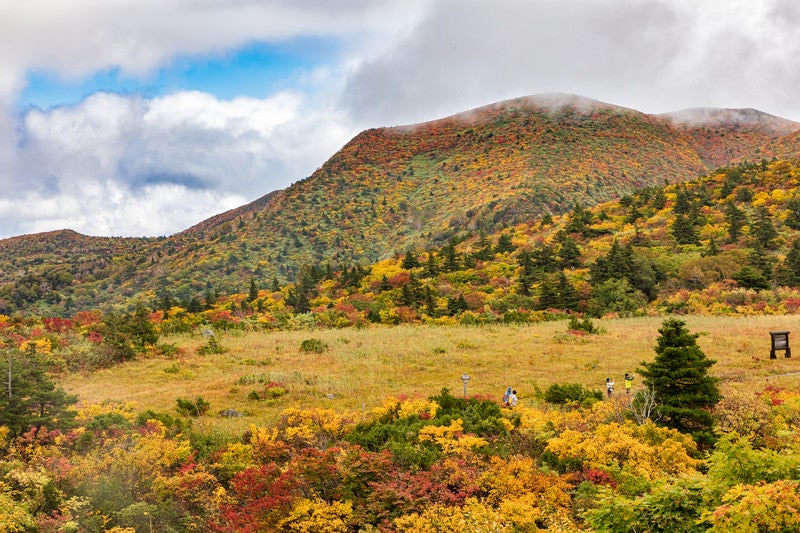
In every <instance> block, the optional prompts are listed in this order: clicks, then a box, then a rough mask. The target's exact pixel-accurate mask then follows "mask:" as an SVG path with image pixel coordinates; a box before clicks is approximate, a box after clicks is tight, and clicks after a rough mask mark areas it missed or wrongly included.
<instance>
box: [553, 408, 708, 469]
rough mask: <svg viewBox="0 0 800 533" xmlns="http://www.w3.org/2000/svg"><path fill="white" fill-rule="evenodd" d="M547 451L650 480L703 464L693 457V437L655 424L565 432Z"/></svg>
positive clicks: (588, 465) (613, 424) (694, 446)
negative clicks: (617, 468)
mask: <svg viewBox="0 0 800 533" xmlns="http://www.w3.org/2000/svg"><path fill="white" fill-rule="evenodd" d="M547 450H548V451H550V452H552V453H553V454H555V455H556V456H557V457H559V458H560V459H575V460H579V461H581V462H582V463H583V464H584V466H586V467H588V468H601V469H603V468H609V467H619V468H625V467H626V468H627V469H628V470H630V471H632V472H635V473H636V474H638V475H641V476H643V477H646V478H648V479H655V478H658V477H663V476H670V475H678V474H685V473H692V472H695V471H696V468H697V467H698V466H699V465H700V464H701V462H702V461H700V460H698V459H694V458H692V457H691V454H693V453H694V452H696V450H697V448H696V445H695V443H694V441H693V440H692V439H691V437H688V436H686V435H682V434H681V433H679V432H678V431H676V430H673V429H667V428H662V427H658V426H656V425H655V424H653V423H652V422H647V423H646V424H644V425H642V426H635V425H634V424H632V423H627V424H625V425H621V424H618V423H610V424H602V425H600V426H598V427H597V429H595V430H594V431H587V432H579V431H574V430H566V431H564V432H563V433H561V435H559V436H558V437H556V438H554V439H551V440H550V441H549V442H548V444H547Z"/></svg>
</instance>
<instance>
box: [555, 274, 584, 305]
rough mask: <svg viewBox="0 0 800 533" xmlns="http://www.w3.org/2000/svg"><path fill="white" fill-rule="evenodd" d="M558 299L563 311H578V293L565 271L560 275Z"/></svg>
mask: <svg viewBox="0 0 800 533" xmlns="http://www.w3.org/2000/svg"><path fill="white" fill-rule="evenodd" d="M558 299H559V300H560V302H559V304H560V307H561V309H566V310H569V311H577V310H578V304H579V299H578V291H576V290H575V287H573V286H572V283H570V282H569V280H568V279H567V276H566V274H564V271H563V270H562V271H561V272H560V273H559V274H558Z"/></svg>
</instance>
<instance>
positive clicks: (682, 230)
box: [671, 214, 700, 244]
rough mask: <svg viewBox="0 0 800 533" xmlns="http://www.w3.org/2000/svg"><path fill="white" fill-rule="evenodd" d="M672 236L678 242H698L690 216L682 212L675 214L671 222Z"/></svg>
mask: <svg viewBox="0 0 800 533" xmlns="http://www.w3.org/2000/svg"><path fill="white" fill-rule="evenodd" d="M671 230H672V236H673V237H675V240H676V241H677V242H678V244H700V241H699V239H698V237H697V231H695V228H694V223H693V222H692V220H691V218H690V217H688V216H685V215H683V214H678V215H675V221H674V222H673V223H672V228H671Z"/></svg>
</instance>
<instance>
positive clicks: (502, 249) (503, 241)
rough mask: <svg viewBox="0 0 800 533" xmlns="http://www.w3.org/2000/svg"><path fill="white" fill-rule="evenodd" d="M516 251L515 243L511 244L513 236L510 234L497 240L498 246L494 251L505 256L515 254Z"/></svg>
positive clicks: (503, 235) (504, 234) (503, 234)
mask: <svg viewBox="0 0 800 533" xmlns="http://www.w3.org/2000/svg"><path fill="white" fill-rule="evenodd" d="M515 249H516V246H514V243H513V242H511V235H509V234H508V233H502V234H500V236H499V237H498V238H497V245H496V246H495V247H494V251H495V252H497V253H498V254H503V253H506V252H513V251H514V250H515Z"/></svg>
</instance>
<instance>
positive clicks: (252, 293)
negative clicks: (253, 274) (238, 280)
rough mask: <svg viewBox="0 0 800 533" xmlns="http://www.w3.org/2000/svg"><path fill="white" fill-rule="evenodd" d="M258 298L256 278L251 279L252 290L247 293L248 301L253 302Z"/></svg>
mask: <svg viewBox="0 0 800 533" xmlns="http://www.w3.org/2000/svg"><path fill="white" fill-rule="evenodd" d="M256 298H258V286H257V285H256V280H255V278H250V290H249V292H248V293H247V301H248V302H253V301H255V299H256Z"/></svg>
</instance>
